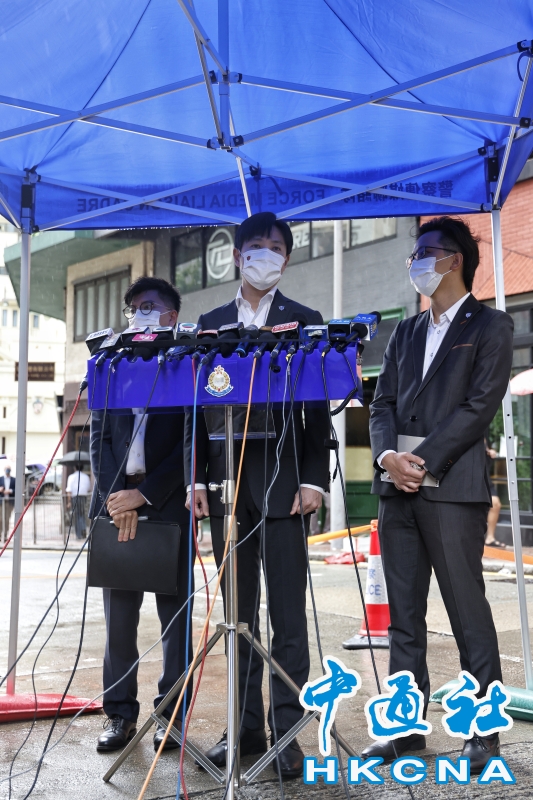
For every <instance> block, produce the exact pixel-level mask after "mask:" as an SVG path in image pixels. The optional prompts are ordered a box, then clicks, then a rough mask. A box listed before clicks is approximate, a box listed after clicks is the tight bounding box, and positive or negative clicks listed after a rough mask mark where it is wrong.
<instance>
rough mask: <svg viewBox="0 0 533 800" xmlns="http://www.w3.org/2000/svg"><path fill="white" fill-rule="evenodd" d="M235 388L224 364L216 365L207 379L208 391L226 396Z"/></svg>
mask: <svg viewBox="0 0 533 800" xmlns="http://www.w3.org/2000/svg"><path fill="white" fill-rule="evenodd" d="M232 389H233V386H232V385H231V379H230V376H229V375H228V373H227V372H226V370H225V369H224V367H223V366H221V365H219V366H218V367H215V369H214V370H213V372H211V374H210V375H209V378H208V379H207V386H206V387H205V390H206V392H209V394H210V395H212V396H213V397H224V396H225V395H227V394H229V393H230V392H231V391H232Z"/></svg>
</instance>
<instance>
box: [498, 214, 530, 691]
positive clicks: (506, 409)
mask: <svg viewBox="0 0 533 800" xmlns="http://www.w3.org/2000/svg"><path fill="white" fill-rule="evenodd" d="M491 221H492V253H493V258H494V285H495V289H496V308H498V309H499V310H500V311H505V288H504V280H503V248H502V230H501V219H500V209H499V208H495V209H493V210H492V212H491ZM503 428H504V434H505V460H506V463H507V485H508V489H509V505H510V508H511V529H512V533H513V547H514V553H515V563H516V587H517V589H518V607H519V609H520V629H521V632H522V650H523V654H524V672H525V678H526V689H529V690H530V691H533V665H532V663H531V642H530V638H529V625H528V614H527V597H526V585H525V579H524V566H523V561H522V535H521V531H520V508H519V503H518V480H517V473H516V454H515V443H514V428H513V406H512V400H511V390H510V387H509V386H508V387H507V392H506V393H505V397H504V399H503Z"/></svg>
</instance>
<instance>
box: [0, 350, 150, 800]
mask: <svg viewBox="0 0 533 800" xmlns="http://www.w3.org/2000/svg"><path fill="white" fill-rule="evenodd" d="M161 366H162V365H161V364H158V368H157V372H156V375H155V378H154V382H153V384H152V388H151V391H150V395H149V397H148V401H147V403H146V406H145V408H144V411H143V415H142V417H141V420H140V422H139V425H138V427H137V430H136V431H134V434H133V436H132V438H131V442H130V444H129V445H128V447H127V450H126V454H125V456H124V458H123V460H122V463H121V464H120V467H119V469H118V472H117V477H118V476H119V475H120V474H121V473H122V468H123V467H124V465H125V464H126V462H127V459H128V456H129V453H130V450H131V447H132V445H133V441H134V439H135V436H136V435H137V433H138V431H139V429H140V427H141V425H142V423H143V421H144V418H145V416H146V413H147V411H148V407H149V405H150V402H151V400H152V397H153V394H154V391H155V387H156V384H157V380H158V378H159V374H160V372H161ZM110 372H111V369H109V373H110ZM109 383H110V381H109V374H108V380H107V386H106V396H105V410H104V420H105V411H106V410H107V405H108V401H109ZM103 429H104V425H103V424H102V433H101V437H100V452H99V466H98V472H99V470H100V465H101V462H100V459H101V456H102V441H103ZM98 477H99V476H98ZM95 480H96V476H95ZM115 480H116V478H115ZM114 484H115V481H113V484H112V486H111V489H110V490H109V492H108V493H107V495H106V497H105V499H104V501H103V502H102V505H101V507H100V510H99V512H98V514H97V515H96V516H95V517H94V520H93V522H92V524H91V527H90V530H89V533H88V535H87V539H86V540H85V542H84V543H83V545H82V547H81V548H80V550H79V553H78V555H77V556H76V558H75V559H74V561H73V563H72V566H71V568H70V570H69V571H68V572H67V575H66V576H65V578H64V580H63V582H62V584H61V587H60V588H59V589H58V590H57V591H56V594H55V597H54V598H53V600H52V603H51V604H50V605H49V606H48V608H47V610H46V611H45V613H44V615H43V616H42V617H41V620H40V621H39V623H38V625H37V628H36V629H35V631H34V632H33V634H32V636H31V637H30V640H29V641H28V643H27V644H26V646H25V648H24V649H23V650H22V651H21V653H20V655H19V656H18V658H17V659H16V660H15V662H14V663H13V665H12V666H11V668H10V669H9V671H8V672H7V673H6V675H5V676H4V677H3V678H2V680H1V681H0V686H2V684H3V683H4V681H5V680H6V678H7V676H8V675H9V673H10V672H11V670H12V669H13V668H14V667H15V666H16V665H17V664H18V662H19V661H20V659H21V658H22V656H23V655H24V653H25V652H26V650H27V649H28V647H29V646H30V644H31V643H32V641H33V639H34V638H35V636H36V635H37V633H38V631H39V629H40V628H41V625H42V624H43V623H44V621H45V619H46V617H47V616H48V614H49V612H50V610H51V609H52V607H53V606H54V604H55V603H56V601H57V600H58V598H59V595H60V593H61V591H62V589H63V587H64V585H65V583H66V581H67V580H68V578H69V576H70V574H71V572H72V570H73V569H74V567H75V565H76V564H77V562H78V560H79V558H80V556H81V554H82V552H83V551H84V549H85V547H86V546H87V545H88V544H89V542H90V539H91V536H92V532H93V530H94V527H95V525H96V522H97V521H98V517H99V516H100V514H101V513H102V511H103V509H104V508H105V505H106V503H107V500H108V499H109V495H110V494H111V492H112V490H113V486H114ZM97 491H98V494H100V492H99V489H98V488H97ZM88 588H89V587H88V583H87V581H86V584H85V594H84V601H83V611H82V626H81V631H80V640H79V645H78V651H77V654H76V658H75V661H74V667H73V669H72V672H71V674H70V677H69V679H68V682H67V686H66V688H65V691H64V692H63V695H62V697H61V700H60V702H59V705H58V708H57V711H56V714H55V716H54V719H53V720H52V724H51V726H50V731H49V732H48V736H47V738H46V742H45V745H44V748H43V750H42V754H41V757H40V758H39V761H38V762H37V769H36V774H35V778H34V780H33V783H32V785H31V787H30V789H29V791H28V793H27V794H26V795H25V796H24V798H23V800H27V798H28V797H29V796H30V794H31V793H32V791H33V789H34V788H35V785H36V783H37V780H38V777H39V773H40V770H41V766H42V763H43V759H44V756H45V754H46V752H47V749H48V745H49V743H50V739H51V737H52V734H53V731H54V729H55V726H56V723H57V720H58V719H59V714H60V711H61V708H62V705H63V702H64V700H65V697H66V695H67V693H68V690H69V688H70V686H71V684H72V681H73V680H74V675H75V672H76V669H77V667H78V663H79V659H80V656H81V649H82V645H83V638H84V633H85V618H86V612H87V594H88ZM121 680H122V679H121Z"/></svg>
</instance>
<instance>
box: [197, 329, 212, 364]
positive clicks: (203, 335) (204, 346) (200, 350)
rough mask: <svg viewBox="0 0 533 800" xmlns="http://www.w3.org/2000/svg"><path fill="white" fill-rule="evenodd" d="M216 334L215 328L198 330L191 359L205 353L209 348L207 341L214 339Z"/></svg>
mask: <svg viewBox="0 0 533 800" xmlns="http://www.w3.org/2000/svg"><path fill="white" fill-rule="evenodd" d="M217 334H218V331H216V330H207V331H198V333H197V334H196V341H197V344H196V347H195V348H194V352H193V354H192V356H191V358H192V360H193V361H198V359H199V358H200V357H201V356H203V355H205V353H207V351H208V350H209V349H210V345H209V342H211V341H213V340H215V339H216V338H217Z"/></svg>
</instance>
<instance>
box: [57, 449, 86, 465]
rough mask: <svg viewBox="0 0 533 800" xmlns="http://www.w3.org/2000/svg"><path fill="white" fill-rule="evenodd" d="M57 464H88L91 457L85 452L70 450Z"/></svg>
mask: <svg viewBox="0 0 533 800" xmlns="http://www.w3.org/2000/svg"><path fill="white" fill-rule="evenodd" d="M57 463H58V464H90V463H91V457H90V455H89V453H88V452H87V451H86V450H71V452H70V453H65V455H64V456H63V458H60V459H59V460H58V462H57Z"/></svg>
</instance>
